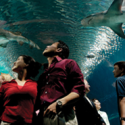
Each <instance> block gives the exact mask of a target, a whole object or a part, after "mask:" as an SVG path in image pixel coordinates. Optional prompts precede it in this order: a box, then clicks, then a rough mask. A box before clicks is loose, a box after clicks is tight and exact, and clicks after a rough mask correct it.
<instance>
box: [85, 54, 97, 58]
mask: <svg viewBox="0 0 125 125" xmlns="http://www.w3.org/2000/svg"><path fill="white" fill-rule="evenodd" d="M85 57H86V58H94V57H95V55H92V54H91V55H86V56H85Z"/></svg>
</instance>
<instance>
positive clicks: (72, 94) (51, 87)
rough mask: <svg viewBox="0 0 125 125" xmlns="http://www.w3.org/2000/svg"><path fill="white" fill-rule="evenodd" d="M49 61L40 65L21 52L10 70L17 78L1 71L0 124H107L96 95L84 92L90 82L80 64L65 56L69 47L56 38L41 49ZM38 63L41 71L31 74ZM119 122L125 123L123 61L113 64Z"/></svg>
mask: <svg viewBox="0 0 125 125" xmlns="http://www.w3.org/2000/svg"><path fill="white" fill-rule="evenodd" d="M43 55H44V56H45V57H46V58H47V61H48V63H47V64H44V65H41V64H40V63H39V62H36V61H35V60H34V59H33V58H32V57H30V56H27V55H20V56H19V57H18V59H17V60H16V61H15V62H14V65H13V67H12V71H13V72H16V73H17V74H18V76H17V78H16V79H13V78H12V77H11V76H10V75H8V74H4V73H1V76H0V85H1V87H0V107H1V108H0V120H1V125H110V123H109V120H108V116H107V114H106V113H105V112H102V111H100V108H101V106H100V103H99V101H98V100H97V99H93V100H90V99H89V98H88V97H87V94H88V93H89V92H90V85H89V83H88V82H87V80H85V79H84V77H83V74H82V72H81V69H80V67H79V66H78V64H77V63H76V61H74V60H73V59H68V56H69V48H68V46H67V45H66V44H65V43H64V42H62V41H60V40H59V41H58V42H55V43H53V44H52V45H50V46H47V47H46V49H45V50H44V51H43ZM41 66H43V67H44V72H43V73H42V74H41V75H40V77H39V79H38V80H37V81H34V80H33V78H34V77H36V76H37V74H38V73H39V69H40V68H41ZM113 72H114V76H115V77H118V79H117V80H116V88H117V89H116V90H117V95H118V105H119V115H120V120H121V124H122V125H124V124H125V108H124V107H125V97H124V96H125V85H124V84H125V76H124V73H125V62H118V63H115V64H114V71H113Z"/></svg>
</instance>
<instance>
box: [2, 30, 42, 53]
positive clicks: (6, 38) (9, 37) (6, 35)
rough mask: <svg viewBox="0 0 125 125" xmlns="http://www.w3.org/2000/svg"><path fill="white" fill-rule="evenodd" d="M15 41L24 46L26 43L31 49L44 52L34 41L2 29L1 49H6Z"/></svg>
mask: <svg viewBox="0 0 125 125" xmlns="http://www.w3.org/2000/svg"><path fill="white" fill-rule="evenodd" d="M13 40H14V41H17V42H18V44H19V45H23V44H24V43H26V44H28V45H29V47H30V48H31V49H32V48H36V49H38V50H41V51H42V49H41V48H40V47H39V46H38V45H37V44H36V43H34V42H33V41H32V40H29V39H27V38H26V37H24V36H22V35H21V34H19V33H18V34H15V33H13V32H10V31H8V30H4V29H0V47H3V48H6V46H7V44H8V43H9V42H11V41H13Z"/></svg>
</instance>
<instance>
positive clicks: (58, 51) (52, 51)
mask: <svg viewBox="0 0 125 125" xmlns="http://www.w3.org/2000/svg"><path fill="white" fill-rule="evenodd" d="M43 55H44V56H46V57H53V56H59V57H61V58H62V59H65V58H68V56H69V47H68V46H67V45H66V44H65V43H64V42H63V41H60V40H59V41H58V42H55V43H53V44H52V45H50V46H47V47H46V49H45V50H44V51H43Z"/></svg>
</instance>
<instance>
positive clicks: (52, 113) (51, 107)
mask: <svg viewBox="0 0 125 125" xmlns="http://www.w3.org/2000/svg"><path fill="white" fill-rule="evenodd" d="M56 106H57V102H54V103H52V104H51V105H49V106H48V108H47V109H46V110H45V111H44V113H43V116H47V117H49V118H52V119H53V118H54V117H55V115H56V114H57V111H56Z"/></svg>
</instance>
